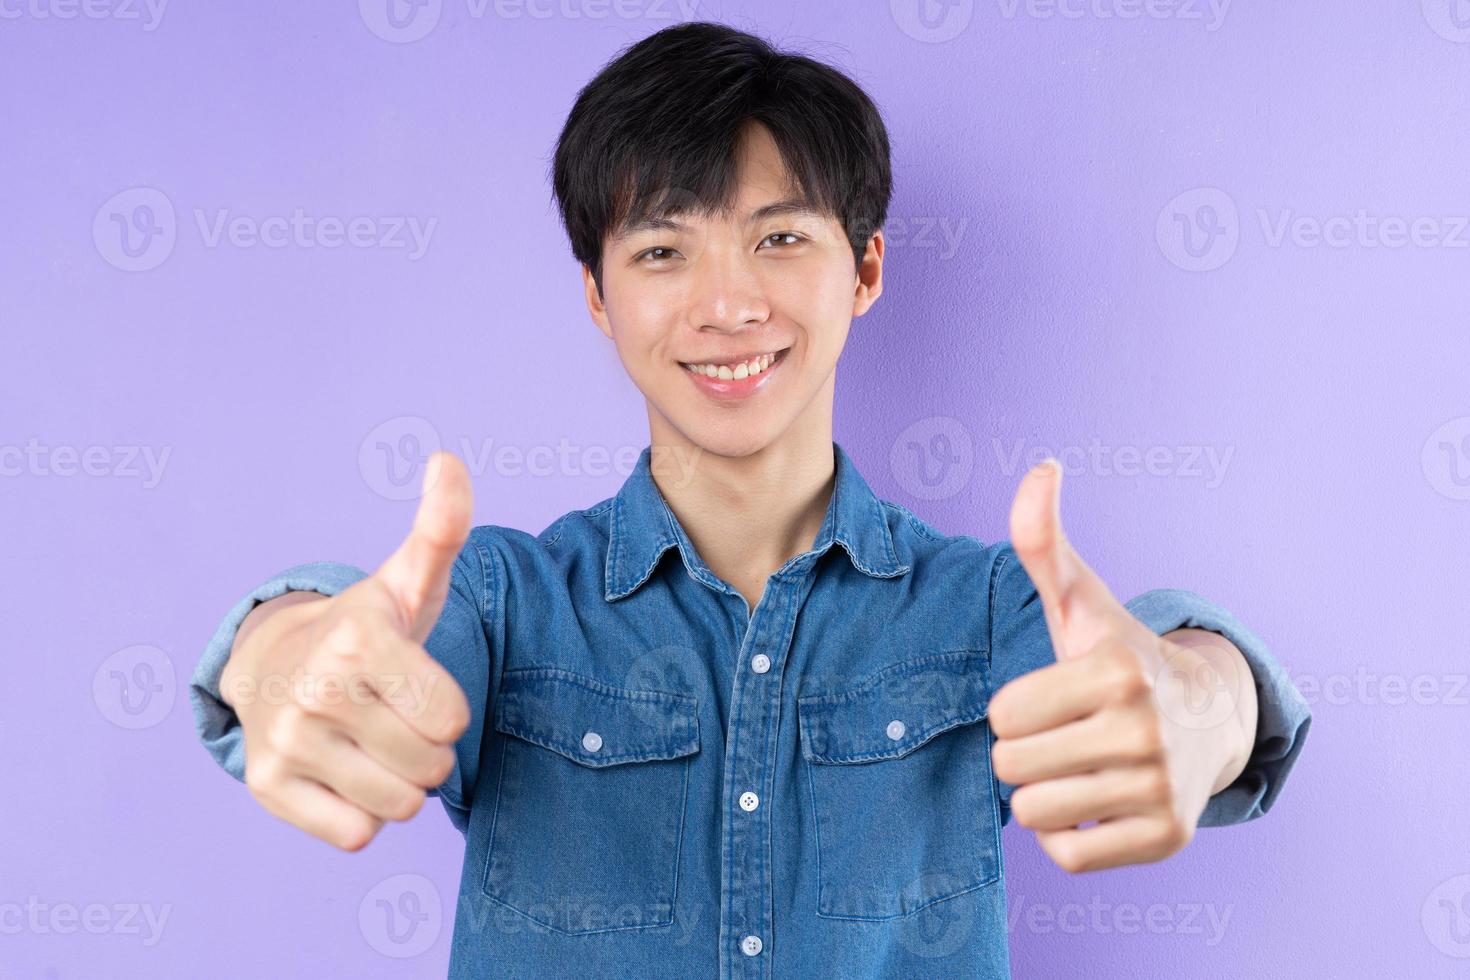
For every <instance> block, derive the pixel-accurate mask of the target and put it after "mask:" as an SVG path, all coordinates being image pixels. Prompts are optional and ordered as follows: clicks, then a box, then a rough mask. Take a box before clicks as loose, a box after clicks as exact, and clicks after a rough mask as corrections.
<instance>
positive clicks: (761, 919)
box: [720, 562, 811, 980]
mask: <svg viewBox="0 0 1470 980" xmlns="http://www.w3.org/2000/svg"><path fill="white" fill-rule="evenodd" d="M808 567H809V566H808V564H807V563H805V562H802V563H799V564H797V565H795V566H792V567H789V568H788V569H786V570H785V571H784V572H782V573H778V574H776V575H773V576H771V577H770V578H769V579H768V580H767V583H766V587H765V592H764V593H763V594H762V595H761V599H760V602H759V603H757V605H756V609H755V612H754V614H753V615H752V616H751V618H750V623H749V625H748V626H747V627H746V630H745V634H744V636H743V637H742V639H741V643H740V654H739V657H738V658H737V662H736V668H735V674H734V691H733V692H732V697H731V700H730V704H731V707H730V723H729V725H730V728H729V732H728V733H727V741H726V745H727V750H726V754H725V778H724V784H723V788H722V794H721V795H722V803H723V808H724V809H723V812H724V828H723V833H722V835H721V837H722V845H721V860H720V865H721V878H722V880H721V883H720V908H721V918H720V964H721V965H720V976H721V977H722V978H724V980H737V978H738V980H764V978H768V977H770V976H771V966H770V964H771V955H772V952H773V949H772V946H773V939H774V928H773V927H774V923H773V910H772V901H771V896H772V888H773V883H772V880H771V875H772V872H773V867H772V853H771V851H772V848H771V842H772V832H773V827H772V824H771V810H770V806H769V801H770V800H771V799H772V798H773V796H774V780H775V772H776V753H777V737H778V734H779V731H780V721H781V687H782V680H783V678H784V676H785V666H786V661H787V653H788V651H789V649H790V646H791V638H792V636H793V635H794V633H795V628H796V615H797V610H798V609H799V608H800V606H801V602H802V600H803V598H804V597H805V595H806V593H807V591H808V590H809V588H810V585H811V577H810V575H809V574H807V568H808ZM737 598H738V593H737ZM742 605H744V604H743V603H742Z"/></svg>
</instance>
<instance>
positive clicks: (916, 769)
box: [797, 650, 1001, 919]
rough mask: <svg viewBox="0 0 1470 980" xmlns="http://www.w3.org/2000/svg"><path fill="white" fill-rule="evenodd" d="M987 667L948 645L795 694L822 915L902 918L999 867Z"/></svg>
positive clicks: (976, 883) (975, 655)
mask: <svg viewBox="0 0 1470 980" xmlns="http://www.w3.org/2000/svg"><path fill="white" fill-rule="evenodd" d="M988 668H989V660H988V657H987V656H986V653H985V651H983V650H960V651H950V652H945V653H941V654H936V655H932V656H928V657H921V658H918V659H915V660H910V661H906V662H904V663H901V664H897V665H895V666H893V667H889V668H886V669H884V670H883V671H880V672H879V673H877V674H875V675H872V676H870V677H869V678H867V679H866V680H864V681H862V682H860V683H858V684H856V685H855V686H853V687H851V688H847V689H844V690H841V691H837V692H833V693H823V694H813V695H807V696H804V697H800V698H798V699H797V713H798V718H799V725H800V735H801V751H802V755H803V757H804V758H805V760H806V775H807V777H808V789H809V791H810V800H811V813H812V819H813V822H814V824H815V826H816V844H817V848H816V849H817V878H818V881H817V914H818V915H821V916H826V917H829V918H841V919H891V918H896V917H899V916H903V915H908V914H910V913H912V912H916V911H918V910H919V909H922V908H924V907H925V906H927V905H931V904H933V903H935V902H938V901H942V900H943V899H946V898H951V897H953V896H955V895H958V894H961V893H962V892H967V891H970V890H972V889H975V888H979V887H981V886H983V885H987V884H990V883H991V882H994V881H996V880H997V879H998V878H999V877H1000V867H1001V862H1000V809H999V805H998V803H997V801H996V796H995V790H994V787H993V779H992V776H991V770H990V728H989V726H988V725H986V724H984V719H985V713H986V707H987V704H988V701H989V691H990V685H989V679H988V678H989V669H988Z"/></svg>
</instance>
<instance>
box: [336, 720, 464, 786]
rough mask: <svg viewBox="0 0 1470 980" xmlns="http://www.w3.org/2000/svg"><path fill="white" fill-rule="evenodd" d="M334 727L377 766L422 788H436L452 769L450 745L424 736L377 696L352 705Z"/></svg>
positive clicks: (453, 759)
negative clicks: (368, 700) (365, 701)
mask: <svg viewBox="0 0 1470 980" xmlns="http://www.w3.org/2000/svg"><path fill="white" fill-rule="evenodd" d="M337 730H338V731H339V732H341V734H342V735H343V736H345V737H346V738H349V739H351V740H352V742H354V743H355V744H356V745H357V746H358V747H359V748H360V749H361V750H362V751H363V752H365V753H366V754H367V755H368V756H369V757H370V758H372V759H373V760H374V761H376V762H377V763H378V764H379V765H381V766H383V767H384V768H386V769H388V770H390V771H391V772H393V773H395V774H396V775H398V776H399V777H400V778H402V779H404V780H405V781H407V782H409V783H411V784H413V785H414V786H418V787H421V788H423V789H437V788H438V787H439V786H441V785H443V783H444V780H446V779H448V778H449V774H450V773H451V772H452V771H453V769H454V763H455V755H454V748H453V747H452V744H451V743H450V742H449V741H448V740H446V741H438V740H435V739H432V738H429V737H427V736H425V735H424V734H423V733H422V732H420V731H418V730H417V729H415V728H414V727H413V726H412V725H410V724H409V723H408V722H407V721H406V720H405V719H404V718H403V717H402V716H401V715H399V714H398V712H397V711H395V710H394V708H393V707H392V706H390V705H388V704H385V703H383V702H382V701H381V700H378V699H377V698H376V697H374V698H373V700H371V701H370V702H367V703H363V704H354V705H353V706H352V707H351V708H349V709H348V710H347V711H346V712H345V713H344V714H343V715H342V716H341V717H340V720H339V723H338V726H337Z"/></svg>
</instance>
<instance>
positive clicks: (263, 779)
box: [245, 754, 281, 802]
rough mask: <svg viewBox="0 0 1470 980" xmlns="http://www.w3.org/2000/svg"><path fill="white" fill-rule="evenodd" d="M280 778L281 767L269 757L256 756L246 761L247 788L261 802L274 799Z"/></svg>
mask: <svg viewBox="0 0 1470 980" xmlns="http://www.w3.org/2000/svg"><path fill="white" fill-rule="evenodd" d="M280 778H281V771H280V767H279V766H278V765H277V764H276V763H274V762H272V761H271V760H270V759H269V758H268V757H262V756H260V755H259V754H255V755H253V756H250V757H248V758H247V759H246V761H245V786H246V788H248V789H249V790H250V793H251V795H252V796H254V797H255V798H256V799H258V800H260V801H261V802H265V800H267V799H269V798H271V797H272V795H273V794H274V792H275V788H276V786H277V784H278V783H279V782H280Z"/></svg>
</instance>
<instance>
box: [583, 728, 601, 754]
mask: <svg viewBox="0 0 1470 980" xmlns="http://www.w3.org/2000/svg"><path fill="white" fill-rule="evenodd" d="M582 748H584V749H586V750H587V751H588V752H596V751H597V750H598V749H600V748H602V736H601V735H599V734H597V733H596V732H588V733H587V734H586V735H583V736H582Z"/></svg>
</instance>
